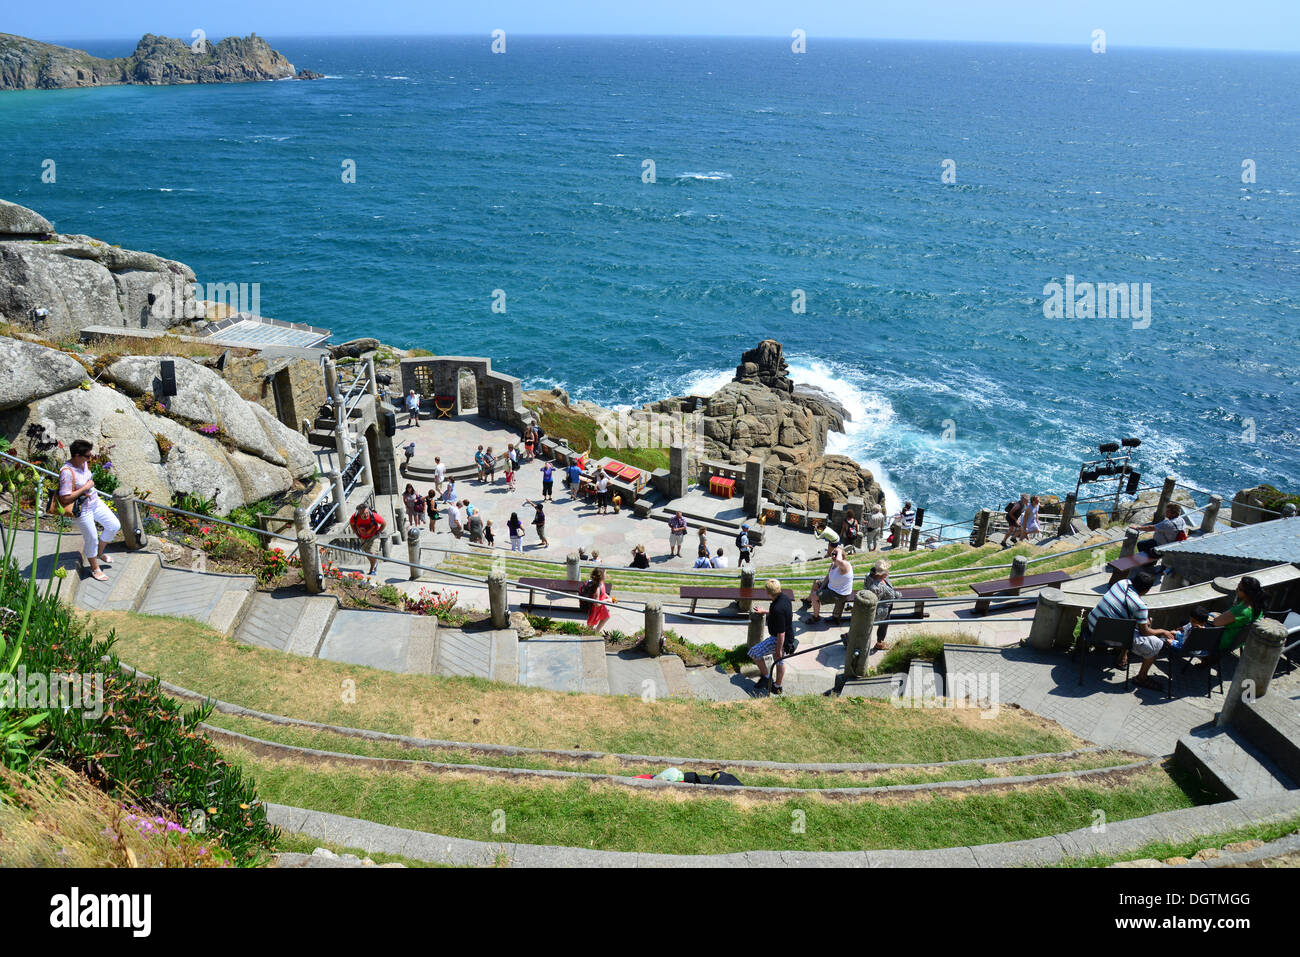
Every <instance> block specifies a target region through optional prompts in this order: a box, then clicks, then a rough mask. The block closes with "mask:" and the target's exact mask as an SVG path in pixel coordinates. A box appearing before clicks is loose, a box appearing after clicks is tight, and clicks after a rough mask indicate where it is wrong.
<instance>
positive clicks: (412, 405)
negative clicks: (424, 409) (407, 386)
mask: <svg viewBox="0 0 1300 957" xmlns="http://www.w3.org/2000/svg"><path fill="white" fill-rule="evenodd" d="M406 424H407V426H408V427H410V426H411V425H412V424H414V425H415V427H416V428H417V429H418V428H419V427H420V397H419V396H418V395H416V394H415V390H414V389H412V390H411V391H410V392H408V393H406Z"/></svg>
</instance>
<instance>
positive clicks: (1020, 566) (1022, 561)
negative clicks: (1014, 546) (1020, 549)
mask: <svg viewBox="0 0 1300 957" xmlns="http://www.w3.org/2000/svg"><path fill="white" fill-rule="evenodd" d="M1028 573H1029V559H1028V558H1026V557H1025V556H1024V555H1016V556H1015V557H1013V558H1012V559H1011V576H1010V577H1012V578H1024V577H1025V575H1026V574H1028Z"/></svg>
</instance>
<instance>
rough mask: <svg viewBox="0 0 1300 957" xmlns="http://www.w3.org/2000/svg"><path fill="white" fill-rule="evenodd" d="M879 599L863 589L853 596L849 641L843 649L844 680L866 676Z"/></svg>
mask: <svg viewBox="0 0 1300 957" xmlns="http://www.w3.org/2000/svg"><path fill="white" fill-rule="evenodd" d="M878 603H879V599H878V598H876V596H875V593H874V592H869V591H867V590H866V589H865V588H864V589H862V590H861V591H859V592H857V593H856V594H855V595H854V596H853V616H852V617H851V618H850V619H849V641H848V645H847V646H846V647H845V649H844V680H845V681H852V680H854V679H855V678H865V677H866V676H867V660H868V658H869V657H870V655H871V633H872V631H874V630H875V625H876V605H877V604H878Z"/></svg>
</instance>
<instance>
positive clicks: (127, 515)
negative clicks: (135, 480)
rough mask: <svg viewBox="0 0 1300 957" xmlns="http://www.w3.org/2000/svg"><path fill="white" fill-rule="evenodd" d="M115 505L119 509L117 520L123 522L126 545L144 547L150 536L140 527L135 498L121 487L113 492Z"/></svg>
mask: <svg viewBox="0 0 1300 957" xmlns="http://www.w3.org/2000/svg"><path fill="white" fill-rule="evenodd" d="M113 505H114V506H115V507H116V509H117V520H118V521H119V522H121V523H122V541H123V542H125V543H126V547H127V548H129V549H131V550H132V551H135V550H136V549H140V548H144V546H145V545H146V544H148V542H149V536H148V535H146V534H145V533H144V529H143V528H141V527H140V512H139V510H138V509H137V508H136V504H135V498H134V497H133V496H132V495H131V494H130V493H128V492H123V491H121V490H120V489H119V490H118V491H116V492H114V493H113Z"/></svg>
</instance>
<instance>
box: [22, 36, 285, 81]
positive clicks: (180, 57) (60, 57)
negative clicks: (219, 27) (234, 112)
mask: <svg viewBox="0 0 1300 957" xmlns="http://www.w3.org/2000/svg"><path fill="white" fill-rule="evenodd" d="M295 74H296V71H295V70H294V66H293V64H292V63H290V62H289V61H288V60H286V59H285V58H284V57H283V56H282V55H281V54H279V53H278V52H276V51H275V50H272V49H271V47H270V45H269V44H268V43H267V42H266V41H265V40H263V39H262V38H261V37H259V36H258V35H257V34H256V33H254V34H251V35H249V36H247V37H227V38H226V39H224V40H222V41H221V42H219V43H206V44H205V45H204V47H203V52H201V53H200V52H195V50H194V49H192V48H191V45H190V44H189V43H187V42H185V41H184V40H177V39H174V38H172V37H160V36H155V35H154V34H152V33H149V34H146V35H145V36H144V37H142V38H141V40H140V42H139V43H138V44H137V45H136V48H135V52H134V53H133V54H131V55H130V56H128V57H116V58H113V59H104V58H102V57H96V56H91V55H90V54H89V53H87V52H85V51H84V50H73V49H70V48H68V47H61V46H55V45H54V44H51V43H42V42H40V41H39V40H30V39H28V38H26V37H19V36H14V35H12V34H9V33H0V90H58V89H67V88H71V87H84V86H119V85H122V84H143V85H148V86H163V85H169V84H178V83H250V82H253V81H257V80H280V79H285V78H287V77H292V76H295Z"/></svg>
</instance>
